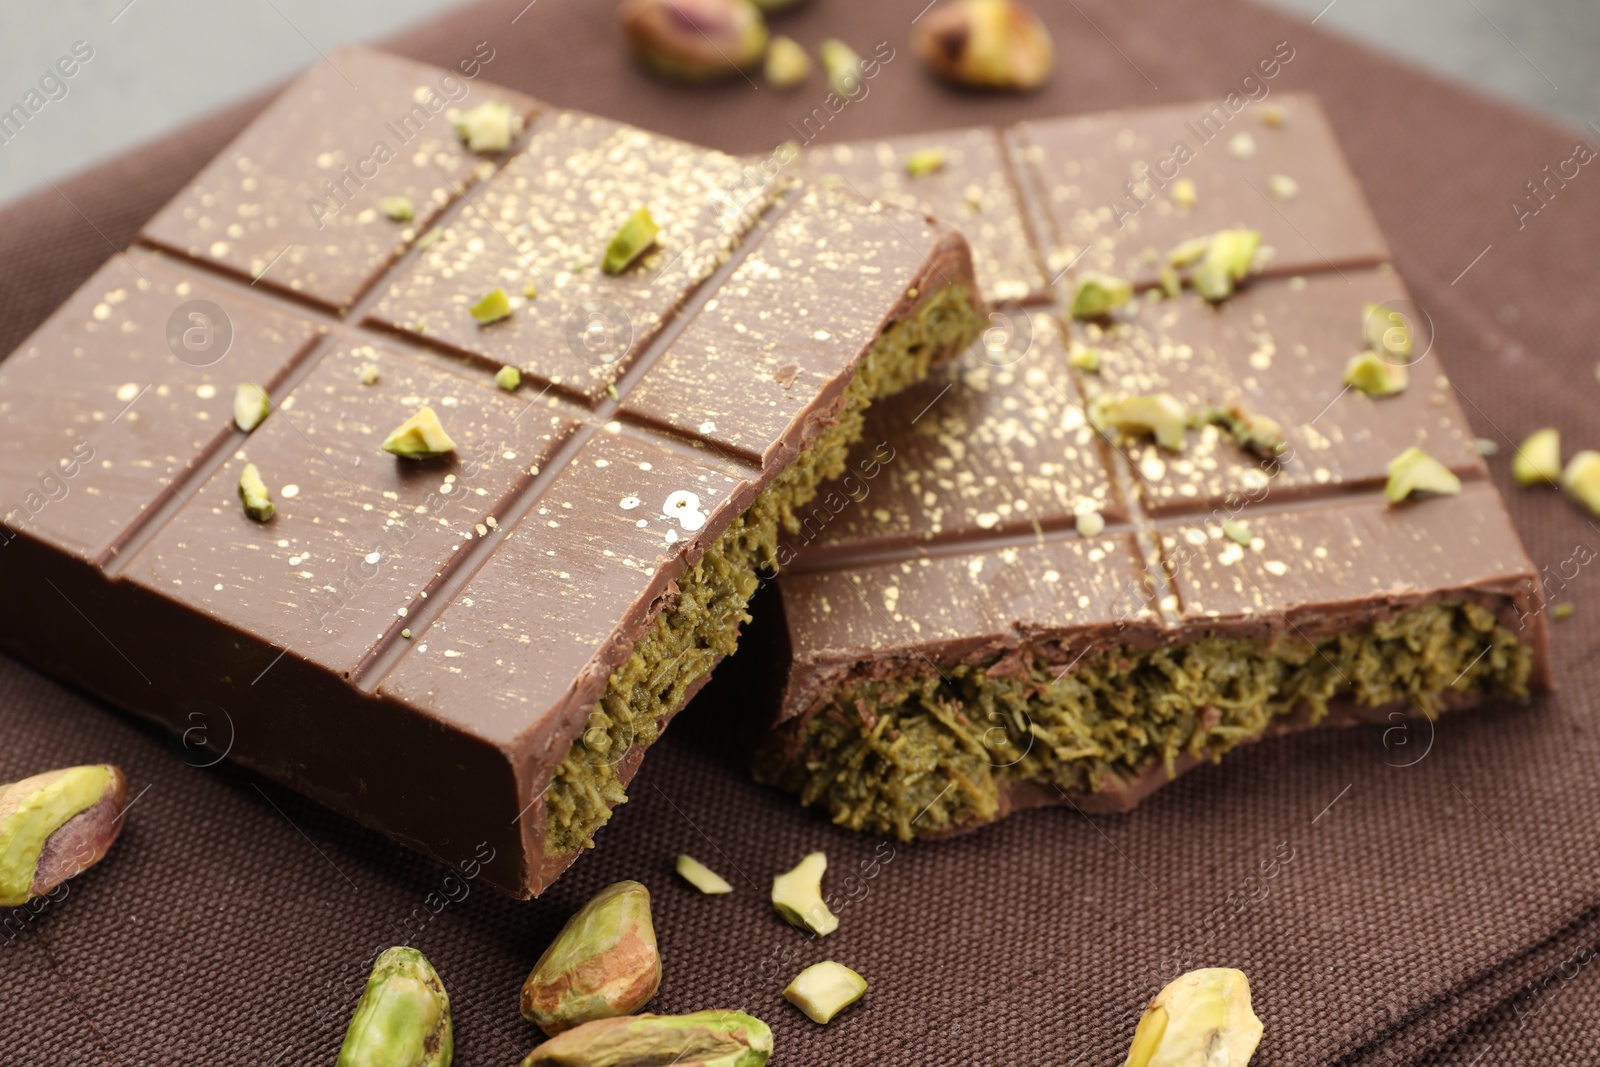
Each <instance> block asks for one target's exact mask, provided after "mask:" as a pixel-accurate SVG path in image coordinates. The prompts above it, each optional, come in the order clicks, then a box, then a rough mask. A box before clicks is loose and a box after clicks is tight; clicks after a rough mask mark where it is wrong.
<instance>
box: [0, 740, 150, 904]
mask: <svg viewBox="0 0 1600 1067" xmlns="http://www.w3.org/2000/svg"><path fill="white" fill-rule="evenodd" d="M127 795H128V785H127V780H126V779H125V778H124V777H123V776H122V772H121V771H119V770H118V769H117V768H115V767H113V766H111V765H110V764H104V763H101V764H91V765H89V766H85V767H67V768H63V769H61V770H55V771H46V772H44V773H43V774H36V775H34V776H33V777H31V778H24V779H22V780H21V781H18V782H10V783H7V784H5V785H0V907H16V906H18V905H20V904H26V903H27V902H28V901H30V900H32V899H33V898H34V897H38V896H43V895H44V894H46V893H48V892H50V891H51V890H52V889H54V888H56V886H58V885H60V884H61V883H62V882H65V881H66V880H67V879H69V878H72V877H74V876H75V875H77V874H79V873H80V872H82V871H85V870H87V869H88V868H90V867H92V866H94V865H95V864H96V863H99V862H100V860H101V859H102V858H104V856H105V854H106V853H107V852H108V851H110V849H111V845H112V843H113V842H115V841H116V839H117V835H118V834H119V833H121V832H122V822H123V820H122V806H123V804H124V803H126V801H127Z"/></svg>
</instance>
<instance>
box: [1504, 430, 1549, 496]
mask: <svg viewBox="0 0 1600 1067" xmlns="http://www.w3.org/2000/svg"><path fill="white" fill-rule="evenodd" d="M1511 476H1512V477H1513V478H1515V479H1516V480H1517V484H1518V485H1554V484H1556V482H1558V481H1560V480H1561V431H1560V430H1557V429H1556V428H1555V427H1553V426H1546V427H1545V428H1544V429H1542V430H1535V431H1533V432H1532V433H1531V434H1529V435H1528V439H1527V440H1526V441H1524V442H1522V444H1521V445H1520V446H1518V448H1517V454H1516V455H1515V456H1513V457H1512V459H1511Z"/></svg>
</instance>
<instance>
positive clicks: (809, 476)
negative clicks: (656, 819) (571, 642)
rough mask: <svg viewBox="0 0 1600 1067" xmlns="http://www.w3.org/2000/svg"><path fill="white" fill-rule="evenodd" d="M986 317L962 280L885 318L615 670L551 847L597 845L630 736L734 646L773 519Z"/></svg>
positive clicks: (555, 785) (618, 797)
mask: <svg viewBox="0 0 1600 1067" xmlns="http://www.w3.org/2000/svg"><path fill="white" fill-rule="evenodd" d="M982 328H983V319H982V317H981V316H980V315H979V314H978V312H977V311H976V310H975V309H974V307H973V302H972V293H971V292H970V291H969V290H968V289H967V288H966V287H965V286H962V285H950V286H946V287H944V288H942V289H939V290H937V291H935V292H934V293H932V294H930V295H929V296H928V298H927V299H926V300H924V301H923V303H922V304H921V306H920V307H919V308H918V309H917V313H916V314H915V315H914V316H912V317H910V318H907V319H902V320H898V321H895V322H892V323H890V324H889V325H888V326H887V327H885V329H884V331H883V333H882V334H881V335H880V336H879V338H878V341H877V343H876V344H874V345H873V346H872V348H871V349H870V350H869V351H868V352H867V354H866V356H865V357H864V358H863V359H862V361H861V364H860V366H858V367H857V368H856V372H855V375H854V377H852V378H851V380H850V383H849V385H848V386H847V387H846V388H845V396H844V407H843V409H842V410H841V412H840V414H839V421H838V422H836V423H835V424H834V425H832V426H830V427H828V428H827V429H825V430H823V431H822V433H821V434H819V435H818V436H817V438H816V440H814V441H813V442H812V444H811V446H810V447H809V448H808V449H806V451H805V452H804V453H803V454H801V455H800V456H799V457H797V458H796V459H795V461H794V462H793V463H791V464H790V465H789V467H788V469H786V470H785V471H784V472H783V474H781V475H780V476H779V477H778V479H777V480H776V481H774V482H773V483H772V484H771V485H770V486H768V487H767V488H766V490H764V491H763V492H762V493H761V495H760V496H758V497H756V499H755V501H754V502H753V503H752V504H751V505H750V507H749V508H747V509H746V510H745V512H744V514H743V515H741V516H739V518H737V519H736V520H734V522H733V524H732V525H730V526H729V527H728V529H727V530H725V531H724V532H723V534H722V535H721V536H720V537H719V538H718V539H717V540H716V541H715V542H714V543H713V544H712V545H711V547H709V548H708V549H706V552H705V554H704V555H703V556H701V557H700V560H699V562H697V563H695V564H694V565H693V566H691V567H690V568H689V569H688V570H687V571H685V572H684V574H683V576H682V577H680V578H679V579H678V600H677V603H676V604H674V605H673V606H672V607H671V608H670V609H668V610H666V611H663V612H662V613H661V614H660V615H659V616H658V617H657V619H656V622H655V626H654V627H653V628H652V629H651V630H650V631H649V632H648V633H646V634H645V635H644V636H643V637H641V638H640V639H639V640H638V641H637V642H636V643H635V645H634V648H633V655H632V657H631V658H630V659H629V660H628V662H626V663H624V664H623V665H622V666H621V667H618V668H617V669H616V671H614V672H613V673H612V675H611V679H610V682H609V684H608V685H607V687H606V691H605V693H604V694H603V695H602V696H601V698H600V700H599V702H598V703H597V704H596V706H595V707H594V708H593V709H592V711H591V712H590V715H589V719H588V722H587V724H586V728H585V730H584V731H583V733H581V734H580V735H579V736H578V738H577V740H575V741H574V742H573V743H572V747H571V748H570V749H569V750H568V751H567V755H566V757H565V758H564V759H563V760H562V761H561V764H560V766H559V767H557V768H556V772H555V776H554V778H553V779H552V781H551V783H550V788H549V790H548V791H547V792H546V794H545V799H544V804H545V819H546V823H545V852H546V854H547V855H551V856H562V855H566V854H567V853H570V852H573V851H575V850H577V849H580V848H589V847H592V846H593V845H594V832H595V831H596V830H598V829H599V828H600V827H601V826H603V825H605V823H606V821H607V820H608V819H610V818H611V809H612V808H613V807H615V806H616V805H618V804H621V803H623V802H624V801H626V800H627V795H626V793H625V792H624V790H623V787H622V781H621V780H620V779H619V778H618V777H617V769H616V764H617V762H619V761H620V760H621V758H622V756H623V754H624V753H625V752H627V751H628V749H629V748H631V747H633V746H635V745H639V746H643V745H649V744H651V743H652V742H654V741H655V739H656V737H657V735H658V734H659V733H660V730H661V727H662V725H664V723H665V720H666V719H668V718H670V717H671V716H672V715H673V714H674V713H675V712H676V711H677V710H678V707H679V706H680V705H681V704H682V703H683V699H684V696H685V694H686V693H688V691H689V690H690V688H691V687H692V686H693V685H694V683H695V682H696V681H698V680H699V679H700V678H701V677H702V676H704V675H705V674H706V673H707V672H709V671H710V670H711V668H712V666H713V665H715V664H716V662H717V661H718V660H719V659H721V658H722V657H723V656H728V655H732V653H733V650H734V648H735V646H736V644H737V643H738V637H739V627H740V626H742V625H743V624H744V623H746V622H749V621H750V616H749V615H748V614H746V612H745V608H746V606H747V605H748V604H749V602H750V598H751V597H752V596H753V595H754V594H755V591H756V589H757V587H758V586H759V585H760V577H759V572H760V571H762V570H766V571H774V570H776V569H777V561H778V535H779V529H780V527H781V528H782V529H784V530H788V531H789V532H791V533H797V532H799V530H800V528H801V527H800V523H801V520H802V516H801V515H800V514H799V511H800V509H801V508H803V507H804V506H805V504H806V503H807V502H809V501H810V500H811V498H812V497H814V496H815V495H816V492H817V487H818V486H819V485H820V484H821V483H823V482H825V481H827V480H828V479H830V478H835V477H838V476H839V475H840V474H842V473H843V472H844V465H845V455H846V453H847V452H848V451H849V449H850V446H851V445H852V444H854V443H855V442H856V441H858V440H860V438H861V429H862V424H863V418H864V415H865V413H866V409H867V407H868V406H869V405H870V404H871V403H872V402H873V401H874V400H877V399H878V398H880V397H885V396H889V395H891V394H893V393H897V392H899V391H900V390H902V389H904V388H905V387H906V386H908V385H911V384H913V383H915V382H918V381H921V380H922V379H923V378H925V377H927V374H928V369H929V367H930V366H931V365H932V363H933V360H934V358H935V357H936V356H938V355H939V354H940V353H942V352H947V351H950V350H951V349H959V348H961V347H962V346H964V345H966V344H967V343H968V342H969V341H970V340H971V339H972V338H973V337H975V336H977V334H978V333H979V331H980V330H981V329H982Z"/></svg>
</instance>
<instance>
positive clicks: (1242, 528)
mask: <svg viewBox="0 0 1600 1067" xmlns="http://www.w3.org/2000/svg"><path fill="white" fill-rule="evenodd" d="M1222 536H1223V537H1226V538H1227V539H1228V540H1230V541H1232V542H1233V543H1234V544H1236V545H1243V546H1244V547H1245V548H1249V547H1250V527H1248V526H1246V525H1245V524H1244V523H1242V522H1240V521H1239V520H1238V519H1223V520H1222Z"/></svg>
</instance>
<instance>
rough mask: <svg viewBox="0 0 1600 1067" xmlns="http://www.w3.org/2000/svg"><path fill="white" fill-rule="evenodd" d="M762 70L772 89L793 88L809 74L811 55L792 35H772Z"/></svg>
mask: <svg viewBox="0 0 1600 1067" xmlns="http://www.w3.org/2000/svg"><path fill="white" fill-rule="evenodd" d="M764 72H765V73H766V76H767V84H768V85H770V86H772V87H773V88H774V89H780V90H782V89H793V88H794V87H795V86H797V85H799V84H800V83H801V82H803V81H805V80H806V78H807V77H808V76H809V75H810V74H811V57H810V56H808V55H806V50H805V49H804V48H802V47H800V43H799V42H798V41H796V40H795V39H794V38H793V37H774V38H773V39H772V42H771V43H770V44H768V45H767V62H766V66H765V68H764Z"/></svg>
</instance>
